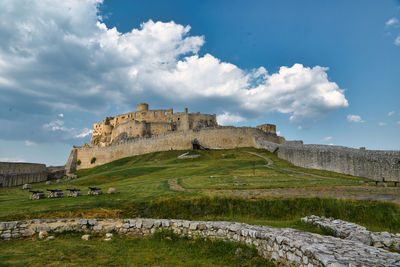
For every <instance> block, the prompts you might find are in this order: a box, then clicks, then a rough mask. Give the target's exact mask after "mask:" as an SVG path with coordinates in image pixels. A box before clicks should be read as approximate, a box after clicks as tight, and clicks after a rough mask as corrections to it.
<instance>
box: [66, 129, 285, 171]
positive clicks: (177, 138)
mask: <svg viewBox="0 0 400 267" xmlns="http://www.w3.org/2000/svg"><path fill="white" fill-rule="evenodd" d="M255 137H258V138H261V139H264V140H268V141H270V142H276V143H277V142H278V141H279V138H278V136H276V135H273V134H268V133H265V132H263V131H261V130H259V129H256V128H250V127H215V128H203V129H201V130H197V131H196V130H189V131H175V132H167V133H163V134H159V135H154V136H151V137H149V138H136V139H132V140H128V141H125V142H121V143H117V144H114V145H112V146H106V147H79V148H75V151H76V152H74V153H76V155H75V154H74V153H72V152H71V156H70V158H71V157H75V156H76V160H72V159H71V160H70V159H69V160H68V163H67V166H66V168H67V172H69V169H71V167H73V165H74V164H75V163H76V161H77V160H80V162H81V164H80V165H79V166H76V168H77V169H84V168H91V167H94V166H97V165H101V164H105V163H108V162H110V161H113V160H117V159H120V158H124V157H130V156H135V155H140V154H145V153H151V152H156V151H167V150H172V149H173V150H185V149H191V148H192V141H193V140H194V139H197V140H198V141H199V142H200V144H202V145H203V146H205V147H209V148H212V149H231V148H236V147H254V146H255ZM93 157H95V158H96V162H95V163H93V164H91V163H90V161H91V159H92V158H93Z"/></svg>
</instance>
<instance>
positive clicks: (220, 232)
mask: <svg viewBox="0 0 400 267" xmlns="http://www.w3.org/2000/svg"><path fill="white" fill-rule="evenodd" d="M159 230H172V231H173V232H174V233H176V234H178V235H187V236H189V237H200V238H210V239H221V240H226V241H233V242H242V243H246V244H248V245H254V246H255V247H256V249H257V251H258V253H259V254H260V255H261V256H263V257H265V258H267V259H272V260H274V261H276V262H278V263H280V264H281V265H283V266H310V267H311V266H331V267H333V266H399V264H400V254H397V253H392V252H388V251H386V250H383V249H380V248H376V247H372V246H368V245H365V244H363V243H361V242H359V241H353V240H344V239H340V238H336V237H332V236H322V235H318V234H314V233H308V232H302V231H298V230H293V229H290V228H272V227H267V226H256V225H248V224H243V223H232V222H223V221H221V222H219V221H218V222H213V221H186V220H167V219H47V220H46V219H42V220H28V221H14V222H2V223H0V239H3V240H10V239H12V238H20V237H31V236H35V235H37V234H39V232H41V231H46V232H63V231H79V232H86V233H88V232H102V233H108V232H110V231H116V232H118V233H120V234H136V235H140V236H147V235H151V234H153V233H154V232H156V231H159Z"/></svg>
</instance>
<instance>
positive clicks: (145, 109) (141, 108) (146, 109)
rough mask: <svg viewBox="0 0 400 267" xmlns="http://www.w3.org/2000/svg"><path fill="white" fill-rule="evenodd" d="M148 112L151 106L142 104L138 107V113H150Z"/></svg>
mask: <svg viewBox="0 0 400 267" xmlns="http://www.w3.org/2000/svg"><path fill="white" fill-rule="evenodd" d="M148 110H149V104H146V103H140V104H138V105H137V111H148Z"/></svg>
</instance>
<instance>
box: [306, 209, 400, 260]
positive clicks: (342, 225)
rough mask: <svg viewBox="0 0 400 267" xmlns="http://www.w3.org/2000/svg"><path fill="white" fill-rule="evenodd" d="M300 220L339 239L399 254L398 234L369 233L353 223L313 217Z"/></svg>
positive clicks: (399, 236)
mask: <svg viewBox="0 0 400 267" xmlns="http://www.w3.org/2000/svg"><path fill="white" fill-rule="evenodd" d="M301 220H302V221H303V222H305V223H309V224H312V225H315V226H318V227H320V228H323V229H328V230H330V231H332V232H333V233H334V235H335V236H337V237H340V238H344V239H347V240H354V241H358V242H361V243H363V244H366V245H368V246H374V247H379V248H383V249H386V250H393V251H396V252H400V233H398V234H391V233H388V232H371V231H368V230H367V229H366V228H365V227H364V226H361V225H358V224H355V223H351V222H346V221H342V220H339V219H333V218H325V217H319V216H315V215H311V216H308V217H304V218H301Z"/></svg>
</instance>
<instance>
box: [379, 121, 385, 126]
mask: <svg viewBox="0 0 400 267" xmlns="http://www.w3.org/2000/svg"><path fill="white" fill-rule="evenodd" d="M378 125H379V126H385V125H386V123H385V122H379V123H378Z"/></svg>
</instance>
